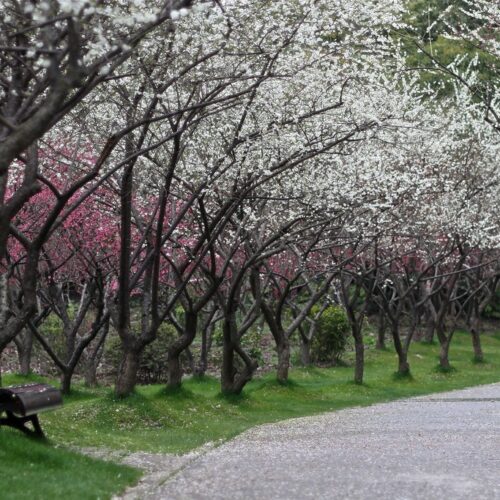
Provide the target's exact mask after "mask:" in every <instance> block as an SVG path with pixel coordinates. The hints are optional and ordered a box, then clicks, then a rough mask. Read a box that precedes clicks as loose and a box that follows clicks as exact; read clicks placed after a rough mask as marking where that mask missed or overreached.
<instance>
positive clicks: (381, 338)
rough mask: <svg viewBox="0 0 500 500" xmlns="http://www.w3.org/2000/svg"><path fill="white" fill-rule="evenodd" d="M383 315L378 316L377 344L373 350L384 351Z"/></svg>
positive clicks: (384, 325)
mask: <svg viewBox="0 0 500 500" xmlns="http://www.w3.org/2000/svg"><path fill="white" fill-rule="evenodd" d="M385 328H386V323H385V314H383V313H382V312H380V313H379V315H378V331H377V342H376V344H375V349H378V350H383V349H385Z"/></svg>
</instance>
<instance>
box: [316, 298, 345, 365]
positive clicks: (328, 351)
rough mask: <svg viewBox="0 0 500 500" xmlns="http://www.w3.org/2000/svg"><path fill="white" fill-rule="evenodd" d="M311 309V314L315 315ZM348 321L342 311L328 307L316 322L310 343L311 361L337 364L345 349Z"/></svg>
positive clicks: (335, 307)
mask: <svg viewBox="0 0 500 500" xmlns="http://www.w3.org/2000/svg"><path fill="white" fill-rule="evenodd" d="M317 311H318V309H317V308H313V310H312V311H311V314H312V315H314V314H317ZM349 331H350V330H349V321H348V319H347V316H346V314H345V312H344V310H343V309H342V308H341V307H338V306H329V307H327V308H326V309H325V311H324V312H323V314H322V315H321V317H320V318H319V320H318V328H317V331H316V335H315V336H314V338H313V340H312V343H311V359H312V361H315V362H321V363H338V362H339V361H340V358H341V357H342V354H344V352H345V350H346V348H347V342H348V339H349Z"/></svg>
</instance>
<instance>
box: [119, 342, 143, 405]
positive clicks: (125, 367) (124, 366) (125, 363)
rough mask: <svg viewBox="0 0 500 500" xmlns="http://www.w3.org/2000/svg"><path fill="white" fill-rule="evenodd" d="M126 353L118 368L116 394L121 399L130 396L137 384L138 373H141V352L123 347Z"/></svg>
mask: <svg viewBox="0 0 500 500" xmlns="http://www.w3.org/2000/svg"><path fill="white" fill-rule="evenodd" d="M123 349H124V352H123V355H122V359H121V362H120V367H119V368H118V376H117V379H116V386H115V394H116V395H117V396H118V397H119V398H123V397H126V396H129V395H130V394H131V393H132V392H133V391H134V388H135V385H136V383H137V372H138V371H139V362H140V357H141V351H140V350H137V349H132V348H127V347H126V346H125V345H124V346H123Z"/></svg>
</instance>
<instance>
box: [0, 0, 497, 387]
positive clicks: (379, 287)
mask: <svg viewBox="0 0 500 500" xmlns="http://www.w3.org/2000/svg"><path fill="white" fill-rule="evenodd" d="M6 7H7V8H6V9H4V11H3V12H1V13H0V25H1V32H0V33H1V34H0V65H1V66H2V78H1V81H0V258H1V273H2V274H1V276H0V351H1V350H3V349H4V348H5V347H6V346H7V345H8V344H9V343H10V342H12V341H14V342H16V344H17V346H18V349H19V352H20V353H21V355H22V356H21V357H23V359H24V360H25V361H24V365H25V367H26V366H28V362H27V361H26V360H27V359H29V352H30V349H31V345H32V342H33V337H34V338H36V339H37V341H38V342H39V343H41V345H42V346H43V347H44V349H45V350H46V351H47V352H48V354H49V355H50V357H51V358H52V360H53V362H54V363H55V365H56V366H57V367H58V369H59V371H60V372H61V374H62V379H63V389H64V390H65V391H69V390H70V384H71V379H72V376H73V374H74V372H75V369H76V368H77V366H78V365H79V364H81V363H82V362H85V363H86V364H87V365H88V366H90V368H91V369H93V371H94V373H95V369H96V367H97V364H98V361H99V359H100V356H101V354H102V349H103V345H104V343H105V341H106V337H107V335H108V332H109V331H110V330H111V329H112V330H114V331H116V333H117V334H118V336H119V338H120V341H121V362H120V367H119V370H118V375H117V381H116V393H117V394H118V395H119V396H125V395H127V394H129V393H130V392H132V391H133V389H134V386H135V384H136V380H137V372H138V369H139V365H140V358H141V355H142V353H143V352H144V349H145V348H146V347H147V346H148V345H149V344H151V343H152V342H153V341H154V340H155V339H156V337H157V336H158V332H159V331H160V330H161V328H162V327H163V326H164V325H165V324H169V325H173V326H174V327H175V329H176V330H177V332H178V335H177V338H176V339H175V340H174V341H173V342H172V343H171V344H170V345H169V346H168V380H169V382H168V383H169V385H171V386H177V385H179V384H180V383H181V379H182V373H183V370H182V366H181V356H182V354H183V353H184V352H186V351H187V350H188V349H189V347H190V346H191V345H192V343H193V341H194V340H195V338H196V336H200V337H201V342H202V349H201V359H200V363H199V372H200V373H203V372H204V371H205V370H206V367H207V353H208V348H209V345H210V337H211V332H213V330H214V328H215V327H216V325H220V328H221V329H222V338H223V356H222V363H221V365H222V366H221V387H222V390H223V391H224V392H232V393H238V392H240V391H241V390H242V389H243V387H244V385H245V384H246V383H247V382H248V381H249V380H250V379H251V377H252V375H253V374H254V372H255V370H256V368H257V363H256V361H255V359H253V358H252V356H251V355H250V354H249V353H248V352H247V351H246V350H245V348H244V346H243V343H242V340H243V339H244V336H245V335H246V334H247V335H248V332H249V331H250V330H251V329H252V327H253V326H254V325H255V324H256V323H257V322H258V321H264V322H265V325H266V327H267V328H268V329H269V331H270V332H271V334H272V337H273V339H274V341H275V344H276V349H277V353H278V368H277V376H278V379H279V380H281V381H285V380H286V379H287V377H288V369H289V366H290V339H291V337H292V335H293V334H294V333H297V332H298V334H299V335H300V339H301V342H302V344H303V351H304V356H305V357H307V352H308V349H309V346H310V343H311V341H312V338H313V336H314V333H315V328H316V327H317V322H318V321H319V319H320V317H321V315H322V313H323V312H324V311H325V310H326V308H327V307H328V305H329V304H331V303H338V304H342V305H343V307H344V308H345V310H346V313H347V317H348V320H349V324H350V326H351V329H352V335H353V338H354V343H355V350H356V373H355V380H356V381H357V382H362V379H363V353H364V346H363V335H362V326H363V321H364V319H365V318H366V316H367V314H369V313H370V310H373V309H374V308H375V310H376V311H378V314H379V316H380V319H381V322H385V324H386V325H387V327H388V332H389V333H390V335H391V337H392V339H393V341H394V346H395V349H396V352H397V354H398V360H399V368H398V369H399V371H400V372H401V373H407V372H409V365H408V349H409V348H410V343H411V340H412V338H413V337H414V336H415V335H416V334H417V332H419V331H420V329H421V325H423V324H425V325H426V328H427V329H428V333H427V338H431V337H432V336H433V335H436V337H437V339H438V340H439V343H440V345H441V357H440V360H441V365H442V366H443V367H444V368H447V367H448V366H449V360H448V351H449V346H450V342H451V339H452V336H453V331H454V329H455V326H456V323H457V322H458V321H459V320H461V319H465V321H466V322H467V324H468V325H469V327H470V331H471V334H472V335H473V339H474V346H475V353H476V356H477V357H478V358H479V357H480V356H481V352H480V340H479V325H478V322H479V318H480V317H481V312H482V311H483V310H484V308H485V307H486V306H487V304H488V303H489V301H490V300H491V298H492V297H493V295H494V294H495V291H496V288H497V283H498V275H499V270H498V251H497V249H498V244H499V242H500V239H499V232H498V229H499V221H498V211H497V210H496V205H497V203H498V199H499V194H500V193H499V184H498V180H499V172H498V168H497V165H496V158H497V157H498V153H499V151H498V149H499V141H498V129H497V124H498V123H497V122H495V120H494V119H493V118H494V117H495V116H496V115H495V112H496V109H497V101H496V99H497V96H496V94H495V93H494V92H492V90H491V88H493V90H495V89H496V88H497V87H495V86H493V87H491V86H490V91H489V93H479V92H473V91H471V90H472V89H473V88H477V85H476V87H474V83H473V82H474V78H475V74H474V66H473V64H472V63H471V65H469V66H468V67H467V70H466V72H465V73H462V72H460V69H459V68H458V66H449V67H448V66H443V64H442V62H441V61H439V59H438V58H437V57H436V56H435V54H430V56H429V57H431V56H432V57H431V61H430V62H431V63H432V64H433V65H434V66H433V68H432V70H433V71H435V72H438V73H446V78H450V77H451V78H453V79H454V81H455V82H456V84H455V90H454V92H453V93H452V94H451V95H449V96H445V97H443V98H441V99H440V100H437V99H434V98H433V96H434V95H435V90H434V89H433V87H432V86H431V87H426V86H425V85H423V84H422V79H421V77H420V73H419V72H417V71H408V65H407V63H406V59H405V54H404V52H403V51H402V50H401V43H400V41H401V38H400V37H401V31H402V30H404V29H406V28H407V27H406V26H404V25H403V21H402V20H403V19H404V13H405V12H404V9H403V6H402V5H399V4H398V3H397V2H394V1H393V0H387V1H384V2H380V1H375V0H374V1H373V2H363V5H359V2H345V1H339V2H332V1H326V0H325V1H316V0H315V1H313V0H310V1H309V0H296V1H295V0H294V1H290V2H286V3H283V2H280V3H276V2H271V1H267V0H260V1H257V2H229V1H228V2H215V3H214V4H212V3H211V2H191V1H178V2H176V1H166V2H161V1H157V2H150V1H148V2H147V5H146V2H144V3H143V2H140V1H136V2H134V3H133V4H129V3H128V2H123V3H122V2H118V1H117V2H110V4H109V5H108V6H107V7H103V6H102V5H101V4H100V3H99V2H95V4H94V3H93V2H86V3H81V2H77V1H70V0H66V1H64V2H63V1H56V0H54V1H53V2H46V3H42V4H38V3H35V2H30V1H28V0H26V1H16V2H10V1H7V2H6ZM471 9H472V7H471ZM474 9H475V10H472V11H471V12H470V13H469V14H467V13H466V14H467V15H470V17H471V18H472V17H473V18H474V19H481V16H483V17H482V18H488V19H490V16H492V15H497V14H498V12H497V11H494V10H493V11H492V10H491V6H490V4H489V3H487V2H484V3H483V2H478V3H477V7H474ZM443 26H444V27H445V28H447V27H448V26H449V23H443ZM494 26H497V25H494ZM491 29H492V28H491V26H490V25H485V26H483V25H481V26H479V27H478V26H477V23H472V24H471V26H469V25H467V24H466V23H465V24H464V30H462V31H460V33H461V36H464V37H468V38H467V39H470V40H472V39H474V40H476V41H477V43H481V44H482V45H481V46H480V50H481V51H486V50H488V51H491V52H492V54H493V55H492V57H497V55H496V54H495V53H494V51H495V50H496V49H497V45H496V38H495V35H494V34H493V35H492V34H491ZM445 35H446V36H456V33H444V34H443V36H445ZM411 36H414V35H413V34H412V35H411ZM422 52H423V54H426V51H425V49H422ZM496 60H498V59H496ZM492 117H493V118H492ZM54 315H56V316H57V317H59V319H60V322H61V324H62V325H63V327H62V332H61V335H62V337H63V338H64V349H62V350H61V349H56V348H54V346H52V345H51V344H50V342H49V339H48V338H47V337H46V336H45V335H44V334H43V325H44V322H47V321H49V320H50V318H51V317H53V316H54ZM403 324H404V325H408V324H409V325H410V327H409V328H405V329H403V328H402V325H403ZM383 331H384V328H383V326H382V327H381V332H383ZM403 333H404V334H403ZM384 338H385V337H384V336H383V333H381V336H380V342H381V343H382V342H383V340H384Z"/></svg>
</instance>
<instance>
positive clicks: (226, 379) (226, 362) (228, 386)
mask: <svg viewBox="0 0 500 500" xmlns="http://www.w3.org/2000/svg"><path fill="white" fill-rule="evenodd" d="M235 372H236V369H235V367H234V349H233V346H232V345H231V344H228V343H227V342H224V346H223V352H222V369H221V380H220V382H221V390H222V392H223V393H224V394H231V393H232V392H233V383H234V375H235Z"/></svg>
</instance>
